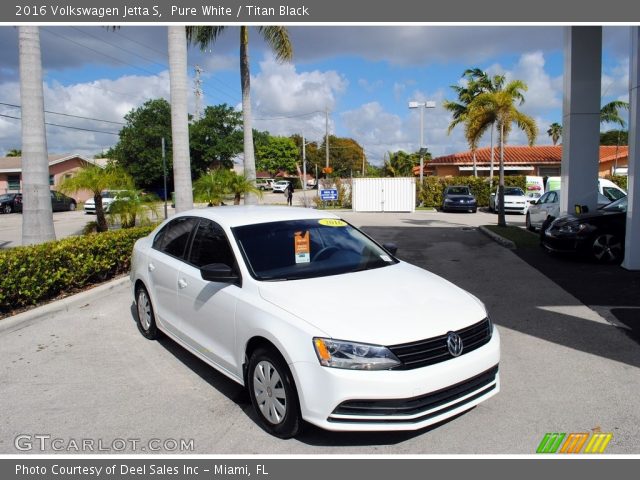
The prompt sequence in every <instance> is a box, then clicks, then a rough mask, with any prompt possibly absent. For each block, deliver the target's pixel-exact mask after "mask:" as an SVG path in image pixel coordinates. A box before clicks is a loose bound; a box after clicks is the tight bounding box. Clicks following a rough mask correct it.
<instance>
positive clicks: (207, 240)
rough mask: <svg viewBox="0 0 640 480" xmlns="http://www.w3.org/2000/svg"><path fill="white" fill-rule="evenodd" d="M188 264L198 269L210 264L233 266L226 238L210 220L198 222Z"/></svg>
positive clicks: (231, 254)
mask: <svg viewBox="0 0 640 480" xmlns="http://www.w3.org/2000/svg"><path fill="white" fill-rule="evenodd" d="M189 263H191V264H192V265H194V266H195V267H198V268H200V267H202V266H204V265H209V264H211V263H223V264H225V265H228V266H230V267H233V266H234V265H235V259H234V256H233V252H232V251H231V247H230V246H229V241H228V240H227V236H226V235H225V233H224V230H222V228H221V227H220V226H219V225H218V224H216V223H215V222H212V221H211V220H200V224H199V225H198V229H197V230H196V233H195V236H194V237H193V243H192V245H191V253H190V255H189Z"/></svg>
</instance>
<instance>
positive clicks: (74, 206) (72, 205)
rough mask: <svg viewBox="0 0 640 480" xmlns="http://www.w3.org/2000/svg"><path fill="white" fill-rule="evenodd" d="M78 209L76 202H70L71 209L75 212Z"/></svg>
mask: <svg viewBox="0 0 640 480" xmlns="http://www.w3.org/2000/svg"><path fill="white" fill-rule="evenodd" d="M75 209H76V202H69V211H70V212H73V211H74V210H75Z"/></svg>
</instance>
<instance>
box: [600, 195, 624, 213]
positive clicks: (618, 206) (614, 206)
mask: <svg viewBox="0 0 640 480" xmlns="http://www.w3.org/2000/svg"><path fill="white" fill-rule="evenodd" d="M628 200H629V199H628V197H623V198H621V199H620V200H618V201H616V202H613V203H610V204H609V205H607V206H606V207H603V208H602V210H604V211H605V212H626V211H627V205H628V204H629V201H628Z"/></svg>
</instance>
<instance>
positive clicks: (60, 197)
mask: <svg viewBox="0 0 640 480" xmlns="http://www.w3.org/2000/svg"><path fill="white" fill-rule="evenodd" d="M77 206H78V204H77V203H76V201H75V200H74V199H73V198H71V197H67V196H66V195H64V194H63V193H60V192H56V191H55V190H52V191H51V208H52V209H53V211H54V212H63V211H64V212H66V211H72V210H75V209H76V207H77Z"/></svg>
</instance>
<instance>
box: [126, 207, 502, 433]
mask: <svg viewBox="0 0 640 480" xmlns="http://www.w3.org/2000/svg"><path fill="white" fill-rule="evenodd" d="M392 250H393V248H391V247H390V246H387V247H386V248H385V247H381V246H380V245H378V244H377V243H375V242H374V241H373V240H371V239H370V238H369V237H367V236H366V235H365V234H363V233H362V232H360V231H359V230H358V229H356V228H354V227H353V226H351V225H349V224H348V223H346V222H344V221H343V220H340V219H339V218H337V217H335V216H332V215H331V214H327V213H324V212H318V211H315V210H310V209H301V208H300V209H298V208H283V207H258V206H254V207H221V208H209V209H202V210H192V211H189V212H185V213H182V214H180V215H177V216H175V217H173V218H171V219H169V220H167V221H165V222H164V223H163V224H161V225H160V226H159V227H158V228H156V229H155V230H154V231H153V232H152V233H151V234H150V235H149V236H147V237H145V238H142V239H140V240H138V242H137V243H136V245H135V247H134V252H133V260H132V268H131V280H132V285H133V293H134V296H135V302H136V306H137V314H138V326H139V329H140V331H141V332H142V334H143V335H144V336H145V337H147V338H156V337H157V336H158V334H159V331H162V332H164V333H165V334H166V335H168V336H169V337H170V338H172V339H173V340H175V341H176V342H178V343H179V344H181V345H182V346H183V347H185V348H186V349H188V350H189V351H191V352H192V353H193V354H194V355H196V356H198V357H199V358H201V359H202V360H204V361H205V362H207V363H208V364H210V365H211V366H213V367H214V368H216V369H217V370H219V371H220V372H222V373H223V374H225V375H227V376H228V377H230V378H232V379H233V380H235V381H236V382H238V383H240V384H242V385H245V386H246V388H247V389H248V391H249V394H250V397H251V401H252V403H253V406H254V408H255V410H256V412H257V414H258V415H257V416H258V418H259V420H260V422H261V425H262V426H263V427H264V428H265V429H266V430H267V431H269V432H271V433H272V434H274V435H277V436H279V437H283V438H286V437H290V436H293V435H295V434H296V433H297V432H298V431H299V429H300V426H301V424H302V420H306V421H307V422H310V423H312V424H315V425H318V426H320V427H322V428H325V429H329V430H343V431H345V430H416V429H419V428H422V427H425V426H427V425H430V424H433V423H436V422H439V421H441V420H443V419H446V418H448V417H451V416H454V415H456V414H458V413H460V412H462V411H464V410H467V409H469V408H471V407H473V406H474V405H477V404H478V403H480V402H482V401H484V400H486V399H487V398H489V397H491V396H492V395H494V394H496V393H497V392H498V390H499V375H498V362H499V358H500V346H499V335H498V332H497V330H496V329H495V327H494V326H493V325H492V323H491V321H490V319H489V316H488V314H487V311H486V309H485V307H484V305H483V304H482V302H480V301H479V300H478V299H477V298H476V297H474V296H473V295H471V294H470V293H467V292H465V291H464V290H462V289H460V288H458V287H456V286H455V285H453V284H451V283H450V282H448V281H446V280H444V279H442V278H441V277H438V276H436V275H434V274H432V273H430V272H428V271H425V270H423V269H421V268H418V267H416V266H413V265H410V264H408V263H405V262H402V261H400V260H398V259H396V258H395V257H394V256H393V252H392Z"/></svg>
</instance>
